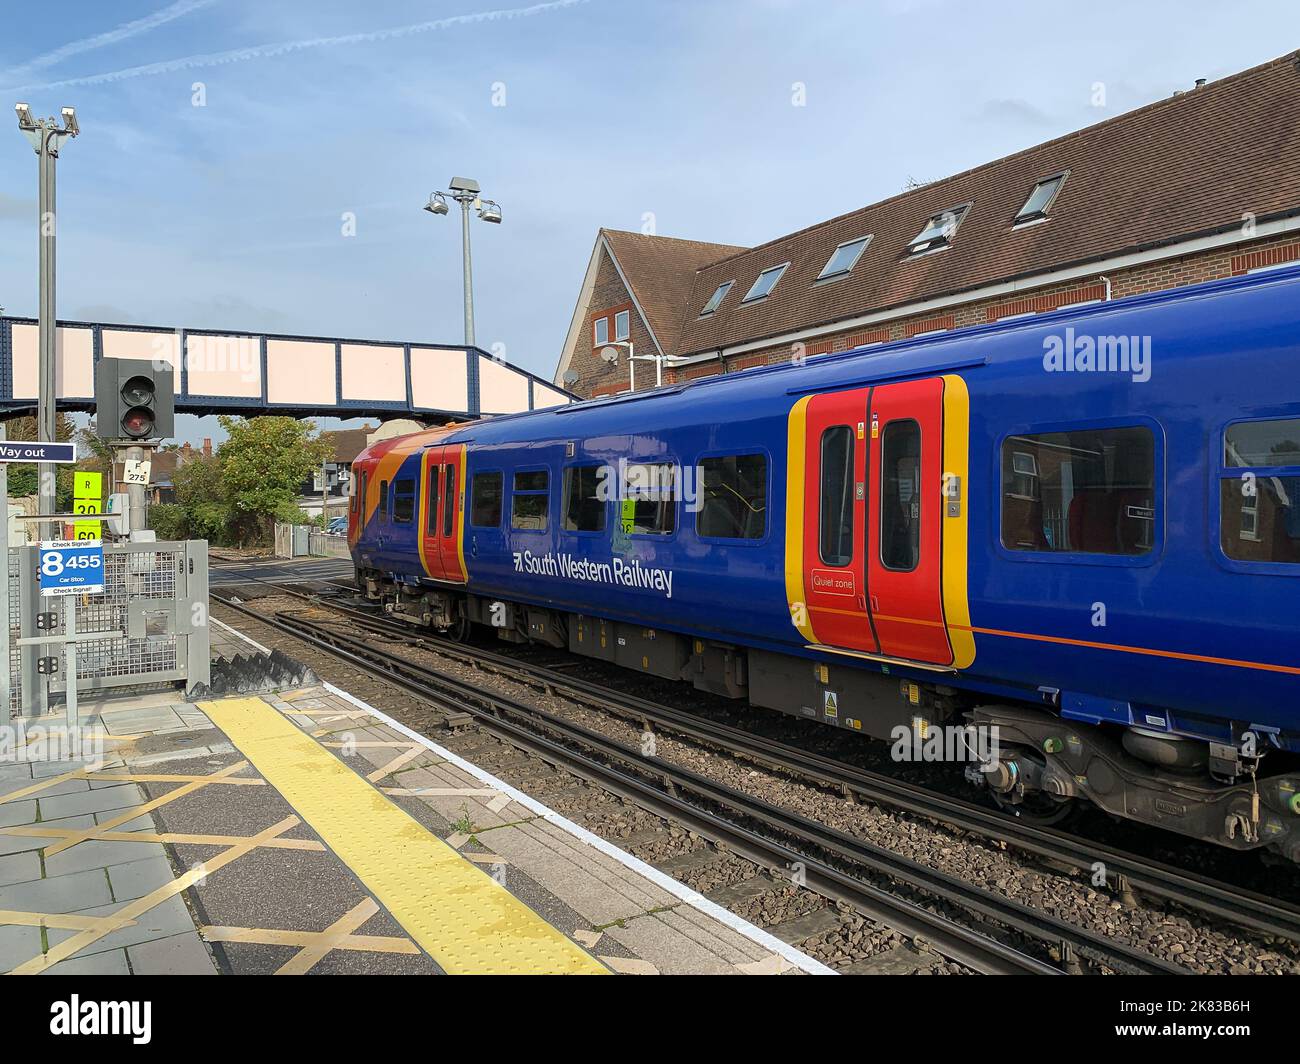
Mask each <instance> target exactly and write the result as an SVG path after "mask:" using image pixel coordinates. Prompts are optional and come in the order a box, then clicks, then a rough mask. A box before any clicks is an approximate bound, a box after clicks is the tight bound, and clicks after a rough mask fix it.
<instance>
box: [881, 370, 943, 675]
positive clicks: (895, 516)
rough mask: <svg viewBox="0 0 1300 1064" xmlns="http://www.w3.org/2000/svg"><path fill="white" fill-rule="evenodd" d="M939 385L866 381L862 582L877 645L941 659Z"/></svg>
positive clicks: (903, 654)
mask: <svg viewBox="0 0 1300 1064" xmlns="http://www.w3.org/2000/svg"><path fill="white" fill-rule="evenodd" d="M943 390H944V382H943V380H942V379H941V378H938V377H933V378H930V379H929V380H920V381H904V382H901V383H898V384H882V385H879V386H877V387H875V388H873V389H872V393H871V403H870V412H869V413H870V428H869V431H868V433H867V435H868V437H869V441H868V442H869V450H870V462H869V473H868V480H869V483H870V485H871V490H870V491H869V492H868V493H867V494H868V500H869V501H868V508H867V509H868V514H867V558H868V562H867V582H868V585H869V588H870V590H869V594H868V601H869V605H870V609H871V617H872V621H873V622H874V624H875V629H876V635H877V637H878V638H879V641H880V653H881V654H884V655H886V656H888V657H893V658H909V659H911V660H913V661H925V662H931V663H934V664H939V665H948V664H951V663H952V661H953V652H952V647H951V645H950V644H949V641H948V631H947V625H946V622H945V619H944V611H943V583H942V581H943V569H942V558H943V505H944V487H943V479H944V470H943V461H944V453H943Z"/></svg>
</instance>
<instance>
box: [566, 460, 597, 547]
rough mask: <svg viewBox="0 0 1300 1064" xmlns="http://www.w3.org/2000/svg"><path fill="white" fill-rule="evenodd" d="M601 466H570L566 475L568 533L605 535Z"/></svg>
mask: <svg viewBox="0 0 1300 1064" xmlns="http://www.w3.org/2000/svg"><path fill="white" fill-rule="evenodd" d="M600 470H601V467H600V466H594V465H591V466H569V468H568V469H566V470H565V471H564V530H565V531H566V532H604V531H605V500H604V499H602V498H601V497H600V494H601V492H600V487H601V476H600Z"/></svg>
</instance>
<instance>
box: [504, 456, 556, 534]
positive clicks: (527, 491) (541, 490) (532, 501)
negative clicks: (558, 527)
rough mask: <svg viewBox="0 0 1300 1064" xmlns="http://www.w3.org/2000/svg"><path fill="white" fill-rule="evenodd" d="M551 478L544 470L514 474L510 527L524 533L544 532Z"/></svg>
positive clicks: (549, 500) (549, 501)
mask: <svg viewBox="0 0 1300 1064" xmlns="http://www.w3.org/2000/svg"><path fill="white" fill-rule="evenodd" d="M550 490H551V476H550V473H549V472H548V471H547V470H545V469H534V470H529V471H527V472H523V473H516V474H515V490H514V492H513V493H512V494H511V496H510V527H511V528H517V529H520V530H522V531H525V532H545V531H546V519H547V516H548V514H549V511H550V503H551V493H550Z"/></svg>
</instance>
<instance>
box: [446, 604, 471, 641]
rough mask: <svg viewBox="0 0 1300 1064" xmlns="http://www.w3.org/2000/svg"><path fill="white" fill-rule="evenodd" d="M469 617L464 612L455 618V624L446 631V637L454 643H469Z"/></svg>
mask: <svg viewBox="0 0 1300 1064" xmlns="http://www.w3.org/2000/svg"><path fill="white" fill-rule="evenodd" d="M469 629H470V623H469V617H467V616H466V615H465V613H464V612H462V613H461V615H460V616H459V617H458V618H456V623H455V624H453V625H452V626H451V627H450V628H448V629H447V636H448V638H450V639H451V640H452V641H454V642H456V643H466V642H468V641H469Z"/></svg>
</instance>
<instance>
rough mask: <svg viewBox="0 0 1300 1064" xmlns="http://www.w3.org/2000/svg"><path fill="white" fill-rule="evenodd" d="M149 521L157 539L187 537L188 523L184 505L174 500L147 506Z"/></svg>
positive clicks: (188, 533)
mask: <svg viewBox="0 0 1300 1064" xmlns="http://www.w3.org/2000/svg"><path fill="white" fill-rule="evenodd" d="M149 523H150V524H151V525H153V530H154V532H155V533H156V534H157V536H158V538H159V539H189V538H190V523H189V520H188V518H187V516H186V513H185V507H184V506H180V505H178V504H177V503H174V502H160V503H155V504H154V505H153V506H151V507H149Z"/></svg>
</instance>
